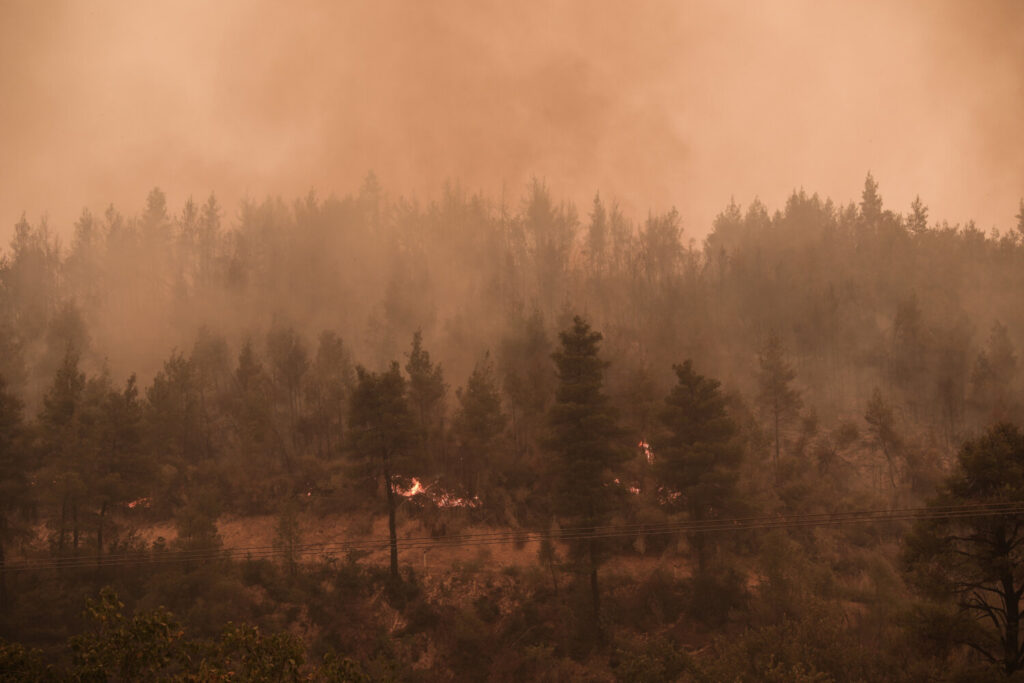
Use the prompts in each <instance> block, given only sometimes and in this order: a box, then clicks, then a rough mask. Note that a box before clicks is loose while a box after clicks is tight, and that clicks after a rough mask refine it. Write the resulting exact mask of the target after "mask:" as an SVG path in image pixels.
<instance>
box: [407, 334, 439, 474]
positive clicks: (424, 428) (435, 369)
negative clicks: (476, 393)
mask: <svg viewBox="0 0 1024 683" xmlns="http://www.w3.org/2000/svg"><path fill="white" fill-rule="evenodd" d="M405 371H406V372H407V373H409V407H410V408H411V410H412V419H413V421H414V423H415V425H416V437H417V440H418V441H419V447H420V457H421V458H422V459H423V460H424V461H427V460H430V459H432V458H434V457H437V456H438V455H442V460H443V454H439V453H438V452H437V451H438V450H439V448H440V446H441V442H442V440H443V433H444V412H445V405H444V403H445V401H444V398H445V394H446V393H447V392H448V385H447V384H445V383H444V370H442V368H441V365H440V363H438V364H435V363H433V362H431V360H430V352H429V351H427V350H426V349H424V348H423V334H422V332H420V331H419V330H417V331H416V333H415V334H413V337H412V349H411V350H410V352H409V361H408V362H407V363H406V365H405Z"/></svg>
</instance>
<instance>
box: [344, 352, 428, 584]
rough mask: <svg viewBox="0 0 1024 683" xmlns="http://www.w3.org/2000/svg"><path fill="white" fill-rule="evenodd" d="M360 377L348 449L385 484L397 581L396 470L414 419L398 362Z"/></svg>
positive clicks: (409, 439)
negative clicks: (387, 368) (384, 370)
mask: <svg viewBox="0 0 1024 683" xmlns="http://www.w3.org/2000/svg"><path fill="white" fill-rule="evenodd" d="M356 375H357V377H358V380H357V383H356V388H355V391H354V392H353V394H352V403H351V406H350V414H349V430H348V437H349V450H350V452H351V453H352V456H353V458H354V459H355V460H356V461H357V463H358V464H360V465H362V466H364V467H366V468H367V469H368V470H369V471H370V473H371V474H372V475H373V476H374V477H380V478H381V479H382V480H383V483H384V494H385V496H386V497H387V503H388V534H389V536H390V542H391V579H392V580H393V581H395V582H397V581H398V532H397V529H396V525H395V511H396V509H397V507H398V498H397V495H398V494H397V492H396V491H395V474H396V471H395V470H396V468H397V467H400V466H401V463H402V461H403V460H404V459H406V458H408V456H409V452H410V448H411V446H412V443H413V420H412V416H411V415H410V412H409V405H408V402H407V401H406V391H405V378H404V377H402V370H401V368H400V367H399V366H398V363H397V362H395V363H392V364H391V368H390V369H389V370H388V371H387V372H382V373H376V372H369V371H367V370H366V369H364V368H363V367H357V368H356Z"/></svg>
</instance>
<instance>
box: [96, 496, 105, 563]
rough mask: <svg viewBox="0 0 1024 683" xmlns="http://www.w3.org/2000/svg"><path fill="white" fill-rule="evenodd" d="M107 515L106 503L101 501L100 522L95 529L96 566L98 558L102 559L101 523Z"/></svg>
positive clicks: (98, 561)
mask: <svg viewBox="0 0 1024 683" xmlns="http://www.w3.org/2000/svg"><path fill="white" fill-rule="evenodd" d="M106 514H107V501H103V505H101V506H100V521H99V526H98V527H96V564H97V565H99V563H100V558H102V557H103V523H104V522H105V521H106Z"/></svg>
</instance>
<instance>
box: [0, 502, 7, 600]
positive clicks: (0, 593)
mask: <svg viewBox="0 0 1024 683" xmlns="http://www.w3.org/2000/svg"><path fill="white" fill-rule="evenodd" d="M6 537H7V518H6V517H5V516H4V515H3V514H0V612H5V611H7V555H5V554H4V539H5V538H6Z"/></svg>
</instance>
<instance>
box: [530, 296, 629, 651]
mask: <svg viewBox="0 0 1024 683" xmlns="http://www.w3.org/2000/svg"><path fill="white" fill-rule="evenodd" d="M559 338H560V339H561V342H562V348H561V349H560V350H558V351H556V352H555V353H554V354H552V358H553V359H554V361H555V365H556V366H557V368H558V380H559V385H558V389H557V391H556V393H555V403H554V405H552V407H551V409H550V411H549V413H548V424H549V428H550V435H549V439H548V446H549V448H550V450H551V451H552V453H553V454H554V456H555V457H554V460H553V462H552V474H553V476H554V493H555V499H554V510H555V513H556V514H557V515H558V517H559V518H560V520H561V522H562V523H563V525H564V526H570V527H579V528H582V529H593V528H594V527H600V526H603V525H606V524H608V523H609V521H610V520H611V517H612V514H613V513H614V512H615V510H616V507H617V504H618V500H619V499H618V498H617V496H616V489H615V487H613V486H612V485H611V484H612V480H613V474H612V472H613V471H614V470H615V468H616V467H617V466H619V465H620V464H621V463H622V462H624V461H625V459H626V457H627V451H626V449H625V448H624V447H623V444H622V443H620V442H621V441H622V440H623V432H622V430H621V429H620V428H619V426H618V425H617V424H616V417H615V412H614V410H613V409H612V407H611V406H610V405H609V401H608V397H607V396H606V395H605V394H604V392H603V391H602V386H603V384H604V370H605V368H606V367H607V366H608V363H606V362H605V361H603V360H601V358H600V357H599V356H598V348H599V344H600V342H601V339H602V336H601V334H600V333H599V332H594V331H593V330H591V329H590V325H589V324H587V322H586V321H584V320H583V319H582V318H580V317H579V316H576V317H575V318H574V319H573V323H572V326H571V327H570V328H569V329H567V330H565V331H564V332H561V333H560V334H559ZM570 552H571V554H572V556H573V557H574V559H576V560H577V561H578V562H580V563H581V564H582V565H583V566H584V567H585V568H586V571H588V572H589V574H590V591H591V600H592V604H593V609H594V625H595V627H596V628H597V629H598V637H599V638H601V637H602V633H601V627H600V616H601V601H600V590H599V588H598V580H597V573H598V568H599V567H600V566H601V563H602V562H603V560H604V559H605V556H606V554H607V548H606V546H605V543H603V542H602V541H601V540H600V539H598V538H596V537H595V535H594V534H583V535H582V536H581V537H580V538H578V539H576V540H573V541H572V542H571V543H570Z"/></svg>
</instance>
